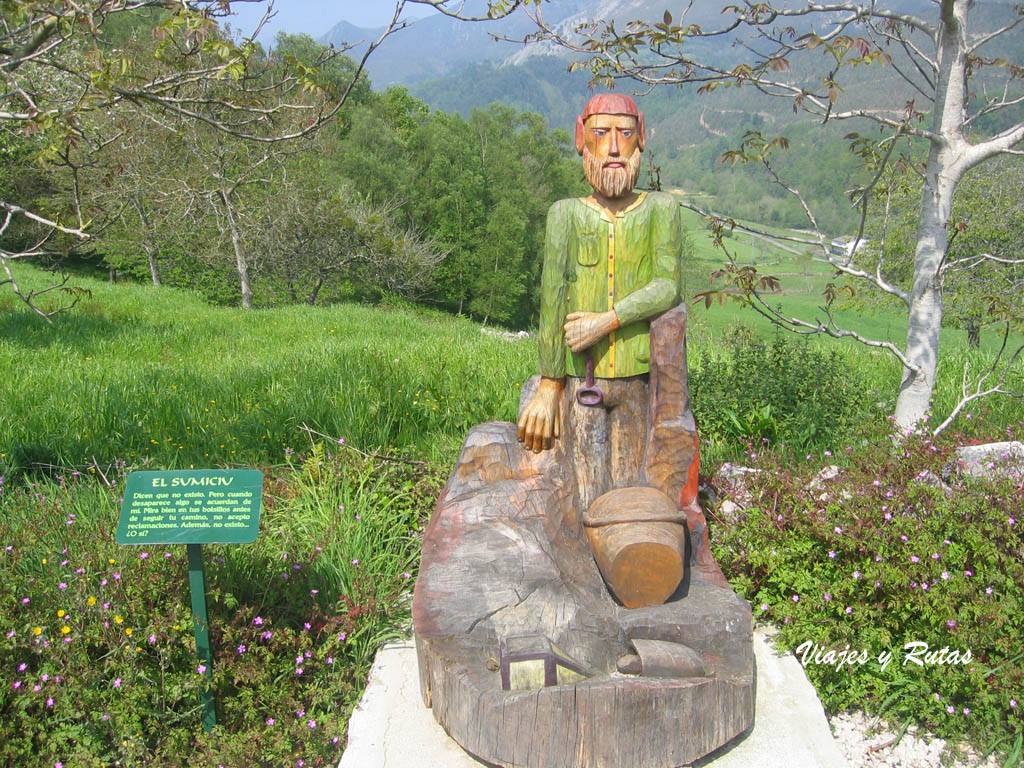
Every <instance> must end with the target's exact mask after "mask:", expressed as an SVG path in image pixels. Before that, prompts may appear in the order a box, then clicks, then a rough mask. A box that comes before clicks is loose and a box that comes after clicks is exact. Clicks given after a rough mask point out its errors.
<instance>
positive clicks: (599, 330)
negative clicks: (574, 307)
mask: <svg viewBox="0 0 1024 768" xmlns="http://www.w3.org/2000/svg"><path fill="white" fill-rule="evenodd" d="M618 327H619V318H618V316H617V315H616V314H615V310H614V309H609V310H608V311H607V312H570V313H569V314H568V315H567V316H566V318H565V343H566V344H568V345H569V349H571V350H572V351H573V352H582V351H583V350H585V349H586V348H587V347H590V346H593V345H594V344H596V343H597V342H599V341H600V340H601V339H603V338H604V337H605V336H607V335H608V334H609V333H611V332H612V331H614V330H615V329H616V328H618Z"/></svg>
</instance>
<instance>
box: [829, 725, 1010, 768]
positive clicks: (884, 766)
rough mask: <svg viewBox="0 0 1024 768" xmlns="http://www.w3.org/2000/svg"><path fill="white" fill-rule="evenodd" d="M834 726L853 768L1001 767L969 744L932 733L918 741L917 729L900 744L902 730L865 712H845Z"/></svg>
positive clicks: (908, 733)
mask: <svg viewBox="0 0 1024 768" xmlns="http://www.w3.org/2000/svg"><path fill="white" fill-rule="evenodd" d="M830 724H831V725H832V735H833V736H834V737H835V740H836V745H837V746H838V747H839V751H840V752H842V754H843V756H844V757H845V758H846V760H847V762H848V763H849V764H850V768H999V763H997V762H996V760H995V759H994V758H992V757H989V758H988V759H987V760H984V761H982V760H981V756H980V755H979V754H978V753H977V752H975V751H974V750H973V749H971V748H970V747H969V746H967V745H960V746H959V747H957V745H953V744H948V743H947V742H945V741H943V740H942V739H937V738H932V737H931V736H929V735H928V734H924V735H923V737H922V738H918V737H917V729H916V728H908V729H907V732H906V733H905V734H904V735H903V738H902V739H900V742H899V744H896V743H895V741H896V734H897V733H898V732H899V729H896V730H893V729H892V728H891V727H890V726H889V725H888V724H886V723H883V722H880V721H879V720H878V719H877V718H873V717H868V716H867V715H865V714H864V713H863V712H843V713H842V714H839V715H836V716H835V717H832V718H831V720H830ZM944 755H945V759H944V758H943V756H944Z"/></svg>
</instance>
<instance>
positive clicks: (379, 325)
mask: <svg viewBox="0 0 1024 768" xmlns="http://www.w3.org/2000/svg"><path fill="white" fill-rule="evenodd" d="M30 274H31V273H30ZM32 277H34V278H35V279H37V280H40V279H43V277H42V276H39V275H35V274H33V275H32ZM80 282H81V283H82V284H83V285H84V286H85V287H87V288H88V289H89V291H90V292H91V294H92V297H91V298H89V299H86V300H84V301H83V302H82V303H81V304H80V305H79V306H78V307H76V308H75V310H74V311H73V312H72V313H70V314H67V315H62V316H59V317H57V318H56V319H55V320H54V323H53V325H49V326H48V325H46V324H45V323H43V322H42V321H41V320H40V319H39V318H37V317H35V316H33V315H32V314H30V313H28V312H26V311H24V310H23V309H20V308H19V307H18V306H17V305H16V304H14V300H13V299H12V298H11V297H4V298H3V299H0V301H3V303H4V307H3V309H4V311H3V312H2V314H0V367H2V368H3V369H4V370H6V371H8V372H10V373H9V376H8V386H5V387H4V388H3V390H2V391H0V454H4V455H3V456H0V465H2V464H4V463H6V464H7V466H12V465H13V466H20V465H26V464H54V465H63V466H76V467H79V468H82V467H85V466H86V465H88V464H90V463H92V462H93V460H94V459H95V461H96V462H97V463H98V464H101V465H105V464H109V463H110V462H112V461H113V460H114V459H115V458H121V459H124V460H126V461H128V462H129V463H130V464H132V465H136V466H149V467H152V468H173V467H188V466H203V465H220V464H227V463H244V464H268V463H269V464H279V463H281V462H282V460H283V457H284V453H285V450H286V449H289V448H291V449H302V448H303V447H308V445H309V444H310V440H309V438H308V435H307V434H306V433H305V432H303V430H302V429H301V427H302V425H303V424H305V425H308V426H309V427H311V428H312V429H315V430H317V431H319V432H323V433H325V434H327V435H331V436H335V437H338V438H341V437H344V438H346V439H347V440H349V441H350V443H352V444H355V445H357V446H362V447H364V448H366V449H373V448H376V447H379V446H392V447H397V448H399V449H401V450H408V451H412V452H415V453H418V454H420V455H422V456H426V457H428V458H440V457H447V458H451V457H452V456H453V455H454V453H455V452H456V451H457V450H458V446H459V445H460V444H461V441H462V437H463V435H464V433H465V432H466V430H468V429H469V427H471V426H472V425H473V424H475V423H478V422H482V421H487V420H490V419H513V418H514V416H515V410H516V406H517V388H518V386H519V385H520V383H521V382H522V381H523V380H525V379H526V378H527V377H528V376H529V375H530V374H531V371H532V369H533V367H534V366H535V360H536V348H535V347H534V346H532V345H531V344H529V343H525V344H524V343H512V342H509V341H507V340H505V339H502V338H499V337H494V336H490V335H486V334H481V333H480V329H479V328H478V327H477V326H476V325H474V324H473V323H470V322H468V321H465V320H457V319H454V318H451V317H449V316H446V315H442V314H440V313H435V312H430V311H424V310H413V309H379V308H372V307H365V306H358V305H338V306H333V307H326V308H312V307H305V306H302V307H289V308H284V309H275V310H265V311H250V312H246V311H242V310H233V309H224V308H215V307H210V306H207V305H206V304H204V303H203V302H202V301H201V300H200V299H199V297H198V296H196V295H194V294H190V293H188V292H184V291H180V290H175V289H155V288H152V287H146V286H138V285H120V286H110V285H107V284H104V283H100V282H94V281H89V280H81V281H80Z"/></svg>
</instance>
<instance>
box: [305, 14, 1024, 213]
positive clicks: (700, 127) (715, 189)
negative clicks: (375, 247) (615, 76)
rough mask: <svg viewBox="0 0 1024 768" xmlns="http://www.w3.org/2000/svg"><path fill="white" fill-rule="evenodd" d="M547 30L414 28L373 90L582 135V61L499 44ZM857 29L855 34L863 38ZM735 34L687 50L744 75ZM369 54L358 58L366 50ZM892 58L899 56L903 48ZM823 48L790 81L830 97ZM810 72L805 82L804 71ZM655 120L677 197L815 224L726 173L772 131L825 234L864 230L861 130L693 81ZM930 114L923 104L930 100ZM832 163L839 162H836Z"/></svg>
mask: <svg viewBox="0 0 1024 768" xmlns="http://www.w3.org/2000/svg"><path fill="white" fill-rule="evenodd" d="M729 1H730V0H695V1H694V2H693V3H691V4H690V5H689V10H688V12H687V13H686V16H685V18H684V19H680V18H679V17H678V16H677V17H676V19H675V23H679V24H698V25H700V26H701V28H703V29H704V30H712V29H715V28H717V27H720V26H722V25H723V24H725V23H727V18H726V17H723V16H722V13H721V8H722V6H723V5H725V4H727V3H728V2H729ZM887 5H888V7H890V8H892V9H893V10H896V11H899V12H904V13H916V14H920V15H922V16H924V17H925V18H934V16H935V7H934V2H933V0H893V2H891V3H889V4H887ZM466 6H467V9H466V10H467V13H477V14H485V13H486V7H487V4H486V2H485V1H484V0H469V2H467V4H466ZM666 7H673V11H674V12H677V9H679V8H681V7H685V4H684V3H680V2H678V1H677V0H552V1H551V2H547V3H543V4H542V5H541V6H540V8H541V12H542V13H543V14H544V16H543V18H544V20H545V22H546V23H547V24H548V25H550V26H551V27H553V28H554V29H556V31H558V32H559V33H560V34H562V35H563V36H572V35H573V34H575V29H576V28H577V27H578V26H579V25H580V24H583V23H585V22H589V21H592V20H595V19H596V20H599V21H613V20H614V22H615V27H616V29H618V30H622V29H624V28H625V25H626V23H627V22H628V21H630V20H635V19H643V20H646V21H660V20H661V18H662V16H663V14H664V12H665V8H666ZM1014 16H1015V12H1014V7H1013V5H1012V4H1011V3H1010V2H1002V1H1001V0H986V2H983V3H977V4H976V5H975V7H974V8H973V10H972V16H971V25H972V31H974V32H977V31H979V30H994V29H997V28H998V27H1000V26H1001V25H1002V24H1004V23H1006V22H1007V20H1009V19H1012V18H1013V17H1014ZM793 22H794V24H795V25H796V26H797V27H798V29H797V32H796V34H800V33H801V32H803V31H808V30H809V29H810V28H811V27H810V26H809V25H810V21H808V20H800V19H796V20H793ZM536 29H537V28H536V25H535V24H534V22H533V21H532V20H531V19H530V18H529V17H528V16H527V15H526V14H524V13H522V12H517V13H515V14H513V15H512V16H511V17H509V18H507V19H503V20H500V21H494V22H479V23H467V22H460V21H455V20H453V19H450V18H447V17H445V16H442V15H436V16H431V17H428V18H426V19H422V20H420V21H417V22H415V23H414V24H412V25H410V27H409V28H408V29H405V30H402V31H400V32H399V33H397V34H396V35H394V36H393V37H392V38H390V39H388V40H387V41H386V42H385V44H384V45H382V46H381V48H380V49H378V50H377V51H375V52H374V54H373V56H371V57H370V59H369V61H368V70H369V75H370V78H371V82H372V84H373V86H374V87H375V88H377V89H381V88H384V87H386V86H387V85H390V84H393V83H397V84H403V85H406V86H407V87H409V89H410V92H411V93H412V94H413V95H415V96H417V97H419V98H421V99H423V100H424V101H426V102H427V103H428V104H429V105H430V106H431V107H433V108H434V109H440V110H443V111H446V112H459V113H462V114H463V115H467V116H468V114H469V112H470V111H471V110H472V109H474V108H486V107H487V106H488V105H489V104H491V103H493V102H501V103H504V104H508V105H510V106H513V107H516V108H518V109H522V110H529V111H532V112H538V113H540V114H542V115H543V116H545V117H546V118H547V120H548V124H549V126H551V127H552V128H558V129H563V130H566V131H571V130H572V128H573V123H574V120H575V116H576V114H577V113H578V111H579V109H580V107H581V106H582V104H583V103H584V101H585V100H586V98H587V96H588V94H589V93H590V88H589V76H588V73H587V72H585V71H583V72H572V73H570V72H568V71H567V69H568V65H569V63H570V62H571V61H572V57H571V56H570V54H569V53H568V52H567V51H566V50H565V49H563V48H559V47H556V46H551V45H545V44H531V45H528V46H523V45H516V44H514V43H511V42H507V41H505V42H502V41H496V40H495V39H494V37H495V36H497V37H507V38H511V39H522V38H523V37H524V36H525V35H527V34H530V33H531V32H535V31H536ZM851 31H852V32H854V33H855V32H856V30H855V29H854V30H851ZM379 34H380V30H376V31H375V30H364V29H359V28H356V27H353V26H351V25H348V24H339V25H337V26H335V27H334V28H332V29H331V30H330V32H328V34H327V35H326V36H325V37H324V38H322V40H323V41H325V42H333V43H334V44H335V45H336V46H338V45H340V43H341V41H357V40H362V41H366V40H369V39H373V38H375V37H376V36H379ZM735 42H736V40H735V38H734V37H729V36H723V37H721V38H716V39H715V40H714V41H710V40H702V41H691V42H688V43H687V50H688V51H689V52H690V53H691V54H694V55H697V56H698V57H699V58H703V59H710V60H713V61H715V63H716V64H718V65H720V66H722V67H724V68H731V67H732V66H734V65H735V64H736V63H738V62H739V61H741V60H743V59H744V58H746V51H745V50H744V48H743V46H741V45H734V43H735ZM1021 50H1024V28H1018V29H1016V30H1014V32H1013V33H1012V34H1011V35H1007V36H1004V37H1003V38H1000V39H999V40H997V41H996V43H995V44H994V45H992V46H988V47H986V49H985V52H986V55H987V56H989V57H993V58H994V57H997V56H1002V57H1005V58H1007V59H1010V60H1017V59H1019V52H1020V51H1021ZM355 52H356V51H353V53H355ZM892 53H893V55H899V51H898V50H897V49H896V48H895V47H893V48H892ZM825 56H826V54H825V52H824V51H823V49H818V50H815V51H810V52H807V53H805V54H802V55H800V56H798V57H793V58H792V61H791V63H792V65H793V66H792V69H791V70H790V71H788V72H786V73H779V75H778V76H779V77H780V78H783V77H785V78H788V79H789V80H790V82H791V83H793V84H799V85H803V84H807V85H808V87H810V88H814V89H817V88H819V87H820V83H821V76H822V74H823V72H824V71H825V70H824V69H823V66H825V64H826V63H827V62H825V61H824V59H823V57H825ZM801 72H802V73H803V74H801ZM845 74H846V75H847V78H846V80H845V81H844V86H845V88H844V90H843V91H842V92H841V93H840V96H839V101H838V102H837V108H843V107H845V105H849V104H857V105H860V106H862V107H864V108H867V109H881V110H889V111H893V113H894V114H898V113H900V112H901V111H902V110H903V109H904V108H905V105H906V103H907V102H908V101H910V100H912V99H915V98H917V97H918V96H919V94H917V93H916V92H915V91H914V90H913V89H912V86H911V85H909V84H908V83H907V82H906V81H905V80H904V79H902V78H901V76H900V75H899V73H898V72H896V70H895V69H894V68H892V67H887V66H884V65H882V64H877V65H874V66H864V67H857V68H854V69H852V70H849V71H847V72H846V73H845ZM638 88H639V86H638V85H637V84H636V83H633V82H631V81H622V82H620V83H619V84H618V89H619V90H620V91H622V92H626V93H629V92H632V91H634V89H638ZM637 101H638V104H639V106H640V108H641V109H642V110H644V112H645V113H646V116H647V127H648V131H649V139H650V140H649V151H648V153H647V157H648V161H650V162H652V163H654V164H656V165H658V166H660V169H661V171H662V175H661V180H662V183H663V184H665V186H666V187H681V188H685V189H688V190H691V191H696V190H699V191H702V192H712V193H714V195H715V198H716V201H717V202H716V204H717V205H721V206H723V207H724V209H725V210H729V211H735V212H736V213H735V214H734V215H740V213H739V212H740V211H741V209H752V208H754V207H756V206H760V207H759V208H758V209H757V211H756V212H757V217H758V218H759V219H760V220H763V221H772V222H773V223H780V224H782V223H785V224H787V225H802V223H801V222H802V216H803V213H802V208H800V206H798V205H797V203H796V202H795V201H794V200H792V199H789V198H788V197H787V195H786V194H785V193H783V192H782V191H780V189H779V188H777V187H776V186H774V185H772V184H771V183H767V181H766V179H764V178H762V177H763V174H762V177H759V176H757V175H756V171H757V169H756V168H751V167H744V166H737V167H736V168H732V167H729V166H725V165H722V164H721V163H720V158H721V156H722V152H724V151H725V150H727V149H731V148H734V147H736V146H737V145H738V143H739V141H740V140H741V137H742V135H743V133H744V131H747V130H763V131H764V132H765V134H766V135H779V134H782V133H783V132H785V135H786V136H787V137H788V138H790V139H791V140H792V147H793V148H792V149H791V150H790V153H789V156H788V165H789V167H800V168H801V170H800V172H799V173H800V178H798V179H797V181H798V182H800V183H798V186H800V187H801V188H802V189H809V188H813V193H814V195H815V196H816V197H817V198H818V200H819V201H825V200H827V201H830V202H829V203H828V205H830V206H831V208H830V210H829V212H828V214H827V215H826V216H825V225H826V226H827V227H830V228H832V229H833V230H834V231H843V230H844V229H847V228H849V226H851V221H852V218H851V216H852V212H851V211H850V210H849V208H848V206H845V204H844V203H843V200H844V199H845V196H844V191H845V190H846V189H849V188H850V187H851V186H855V182H854V180H853V178H854V174H855V172H856V163H857V161H856V158H855V156H853V155H852V154H851V153H849V152H848V151H847V150H846V142H844V141H843V140H842V136H843V135H844V133H846V132H848V131H850V130H858V129H860V128H861V127H860V126H854V125H851V124H849V123H846V124H841V123H835V122H833V123H830V124H829V125H828V126H825V127H824V128H825V130H821V126H819V125H817V121H808V119H807V116H806V115H805V114H803V113H802V112H799V111H797V112H794V110H793V107H792V101H790V100H787V99H772V98H769V97H765V96H763V95H762V94H760V93H759V92H758V91H757V90H756V89H754V88H749V87H748V88H721V89H719V90H717V91H715V92H714V93H712V94H707V95H698V94H697V89H696V87H695V86H693V85H687V86H683V87H679V88H674V87H671V86H660V87H657V88H654V89H645V93H644V94H643V95H639V96H638V97H637ZM919 106H920V102H919ZM826 158H827V159H826Z"/></svg>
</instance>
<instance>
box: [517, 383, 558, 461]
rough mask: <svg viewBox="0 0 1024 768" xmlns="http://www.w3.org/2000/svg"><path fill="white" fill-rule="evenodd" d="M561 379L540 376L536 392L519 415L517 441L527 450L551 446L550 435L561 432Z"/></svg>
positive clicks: (539, 449) (556, 435)
mask: <svg viewBox="0 0 1024 768" xmlns="http://www.w3.org/2000/svg"><path fill="white" fill-rule="evenodd" d="M563 386H564V382H563V380H562V379H549V378H547V377H542V378H541V380H540V386H539V387H537V393H536V394H535V395H534V396H533V398H532V399H531V400H530V402H529V403H527V405H526V407H525V408H524V409H523V414H522V415H521V416H520V417H519V431H518V435H519V441H520V442H521V443H522V444H523V446H524V447H525V448H526V450H528V451H543V450H545V449H547V448H550V447H551V437H552V436H554V437H559V436H561V434H562V408H561V401H562V387H563Z"/></svg>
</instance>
